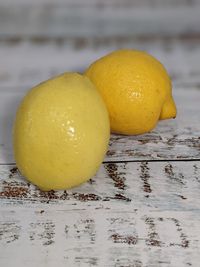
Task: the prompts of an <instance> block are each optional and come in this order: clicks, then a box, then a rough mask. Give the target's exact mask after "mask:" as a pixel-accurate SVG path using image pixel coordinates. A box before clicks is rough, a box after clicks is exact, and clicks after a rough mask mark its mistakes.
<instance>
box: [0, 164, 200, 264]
mask: <svg viewBox="0 0 200 267" xmlns="http://www.w3.org/2000/svg"><path fill="white" fill-rule="evenodd" d="M199 177H200V162H174V163H171V162H151V163H147V162H142V163H118V164H115V163H109V164H104V165H103V166H102V168H101V170H100V171H99V172H98V174H97V175H96V177H94V178H93V179H92V180H91V181H89V182H88V183H86V184H84V185H82V186H80V187H77V188H74V189H71V190H67V191H66V192H64V191H61V192H53V191H52V192H50V193H42V192H40V191H39V190H38V189H36V188H35V187H34V186H33V185H29V184H27V182H26V181H25V180H24V179H23V177H21V176H20V175H19V173H18V171H17V170H16V169H13V168H12V169H11V167H10V166H8V165H4V166H1V168H0V197H1V204H0V206H1V209H0V215H1V216H0V265H1V266H8V267H10V266H13V265H16V266H23V265H25V264H26V265H28V266H30V267H32V266H36V265H37V266H38V267H40V266H42V267H43V266H46V265H48V266H55V264H57V265H59V266H61V267H62V266H66V265H67V266H139V267H149V266H168V267H169V266H198V263H199V260H200V256H199V249H200V228H199V220H200V209H199V206H200V201H199V193H200V180H199ZM22 251H23V253H22ZM11 255H12V257H11Z"/></svg>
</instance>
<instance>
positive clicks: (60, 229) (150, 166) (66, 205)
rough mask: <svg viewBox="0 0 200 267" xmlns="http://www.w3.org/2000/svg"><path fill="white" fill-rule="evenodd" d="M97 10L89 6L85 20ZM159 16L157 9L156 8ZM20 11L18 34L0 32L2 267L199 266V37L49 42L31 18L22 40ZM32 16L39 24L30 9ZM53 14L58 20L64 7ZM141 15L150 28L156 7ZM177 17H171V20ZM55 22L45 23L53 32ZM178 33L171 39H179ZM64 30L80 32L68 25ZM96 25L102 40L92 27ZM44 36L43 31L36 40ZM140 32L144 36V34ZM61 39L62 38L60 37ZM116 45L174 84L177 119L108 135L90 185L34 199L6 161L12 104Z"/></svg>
mask: <svg viewBox="0 0 200 267" xmlns="http://www.w3.org/2000/svg"><path fill="white" fill-rule="evenodd" d="M2 2H4V3H3V4H2V6H1V3H0V13H1V11H2V10H4V13H5V14H7V15H8V16H9V14H10V17H12V19H13V15H12V14H13V13H12V12H10V10H12V11H13V9H11V6H9V4H10V5H11V3H12V2H11V1H7V2H6V1H2ZM10 2H11V3H10ZM18 2H20V3H21V5H22V7H23V8H27V10H28V11H30V10H29V8H30V7H29V6H28V5H27V6H26V5H25V6H23V4H24V2H25V1H22V0H21V1H19V0H18ZM28 2H29V1H28ZM47 2H48V1H45V0H43V1H42V3H43V4H44V5H45V4H47V5H48V3H47ZM50 2H52V1H50ZM68 2H70V1H68ZM71 2H73V1H71ZM77 2H79V4H81V1H77ZM86 2H87V1H86ZM88 2H90V1H88ZM97 2H99V1H96V2H95V3H96V4H94V5H92V6H90V9H91V11H92V12H91V13H92V14H93V11H95V10H96V8H97V7H96V6H97V4H98V3H97ZM128 2H131V1H126V4H127V7H128V9H130V6H129V5H128ZM157 2H158V1H157ZM166 2H167V3H169V5H172V3H171V2H170V1H165V3H166ZM194 2H195V1H194ZM37 3H38V2H37V1H36V4H37ZM63 3H64V1H61V0H60V4H63ZM102 3H103V5H105V3H106V2H105V1H102ZM117 3H118V2H117ZM141 3H142V5H144V9H141V10H142V11H141V12H147V11H146V9H145V1H141ZM177 3H179V4H180V1H177ZM195 3H196V5H197V6H198V1H196V2H195ZM109 4H110V5H111V6H112V5H113V6H114V4H113V3H112V1H108V8H107V9H106V11H105V13H106V12H108V13H109ZM136 4H138V5H139V1H138V2H137V1H136ZM40 5H41V3H40ZM180 5H181V4H180ZM69 6H70V5H69ZM77 6H78V4H77ZM2 8H4V9H2ZM55 8H56V7H55ZM71 8H72V10H73V8H75V7H74V6H73V5H72V7H71ZM76 8H79V7H76ZM80 8H81V7H80ZM138 8H139V10H140V5H139V7H138ZM181 8H187V4H185V5H183V7H181ZM43 9H44V7H43ZM99 9H100V10H101V9H102V6H101V5H100V6H98V9H97V10H99ZM158 9H161V11H162V5H161V7H160V6H158ZM189 9H190V8H189ZM194 9H196V10H197V8H196V6H195V7H194ZM20 10H21V9H20V5H19V6H18V8H16V9H15V11H16V13H17V12H18V13H17V14H18V20H16V21H17V22H16V23H18V24H19V25H18V26H16V29H19V32H17V31H16V29H15V31H13V28H12V27H9V26H10V24H9V21H7V22H5V23H4V24H2V25H3V26H2V28H0V59H1V61H0V266H1V267H14V266H17V267H21V266H22V267H23V266H28V267H36V266H37V267H44V266H48V267H51V266H52V267H54V266H59V267H63V266H69V267H72V266H81V267H85V266H98V267H104V266H109V267H111V266H116V267H160V266H161V267H169V266H170V267H171V266H173V267H182V266H185V267H187V266H195V267H199V266H200V35H193V36H192V37H191V36H187V35H184V32H183V35H180V36H177V37H176V35H174V34H172V35H171V36H168V37H152V36H154V34H153V35H151V36H149V35H145V36H146V37H144V36H143V38H133V37H131V36H129V37H125V36H122V37H120V38H119V37H115V36H112V37H109V34H107V33H109V29H108V32H106V34H105V36H103V37H102V38H100V37H94V36H90V35H88V36H87V38H84V37H83V36H82V37H80V38H79V37H77V36H79V35H80V32H78V33H77V32H76V31H75V30H74V31H73V33H74V32H75V33H76V34H77V35H76V34H75V35H76V36H72V35H70V31H69V32H67V33H65V32H64V31H65V29H64V27H61V33H60V36H55V32H57V31H55V32H54V28H53V29H51V31H49V32H48V34H47V36H44V35H42V36H40V34H39V35H35V28H34V27H36V26H37V25H36V23H37V21H36V20H33V24H28V25H27V27H28V29H29V33H31V34H30V36H27V33H26V29H27V28H26V27H24V28H23V27H22V28H20V25H21V26H23V25H22V24H20V23H21V20H20V19H21V18H20V16H19V13H20V12H21V11H20ZM134 10H135V9H134ZM143 10H144V11H143ZM147 10H150V9H147ZM199 10H200V9H199ZM199 10H198V11H199ZM6 12H7V13H6ZM9 12H10V13H9ZM34 12H35V13H36V15H37V16H38V18H40V14H41V13H42V11H41V10H40V12H41V13H40V12H39V11H38V8H37V5H36V7H34ZM37 12H38V13H37ZM56 12H58V14H61V13H62V8H61V10H57V9H56ZM59 12H60V13H59ZM68 12H69V14H70V10H68ZM134 12H135V14H137V6H136V11H134ZM148 12H150V13H149V14H150V15H149V23H150V24H151V23H152V25H154V24H155V23H156V21H157V20H159V19H160V18H159V16H158V17H155V16H154V15H155V14H154V9H152V10H150V11H148ZM148 12H147V13H148ZM151 12H153V13H152V14H151ZM167 12H168V13H170V11H169V10H168V11H167ZM177 12H179V11H177ZM190 12H191V11H190ZM195 12H197V11H195ZM28 14H29V13H28ZM30 14H32V13H30ZM48 14H49V13H48ZM50 14H51V12H50ZM53 14H54V13H53ZM56 14H57V13H56ZM96 14H97V13H96ZM98 14H99V13H98ZM159 14H164V13H162V12H161V13H159ZM177 14H179V13H177ZM180 14H182V13H180ZM180 14H179V18H181V16H182V15H180ZM175 15H176V14H175ZM175 15H173V12H172V20H173V16H175ZM186 17H187V16H186ZM8 18H9V17H8ZM56 18H58V19H57V21H56V22H55V23H54V24H53V25H56V27H58V26H59V25H60V24H59V23H60V21H59V16H58V15H56ZM166 18H167V17H166ZM12 19H11V20H12ZM26 19H27V20H28V17H26V16H25V18H24V20H26ZM94 19H95V15H94V14H93V20H94ZM88 20H89V18H88ZM97 20H98V18H97ZM111 20H112V18H111ZM196 20H198V18H196V19H194V18H193V17H192V16H191V18H190V19H189V20H188V21H187V23H188V24H187V25H190V26H192V25H193V26H195V25H196V22H197V21H196ZM5 21H6V20H5ZM13 21H14V20H13ZM128 22H129V21H128ZM128 22H127V23H128ZM6 23H7V24H6ZM42 23H45V20H44V21H43V20H42V22H41V21H40V24H42ZM88 23H89V22H88ZM124 23H126V21H125V22H124ZM42 25H43V24H42ZM88 25H89V24H88ZM114 25H115V24H113V25H112V24H111V26H110V27H111V30H114V29H115V26H114ZM180 25H181V24H178V26H177V25H176V26H175V28H174V29H172V32H173V31H174V32H173V33H175V34H176V31H179V32H180V33H182V30H183V29H182V28H181V26H180ZM61 26H62V23H61ZM169 26H170V24H169ZM72 27H75V29H76V30H77V31H78V27H77V28H76V24H74V26H73V25H72ZM93 27H94V29H95V26H94V25H93V26H91V29H90V30H91V31H92V29H93ZM96 27H97V29H98V30H99V31H100V32H101V27H100V25H99V24H98V25H97V26H96ZM112 27H113V28H112ZM149 27H151V26H150V25H149ZM170 27H171V26H170ZM179 27H180V28H179ZM58 28H59V27H58ZM141 28H142V27H141ZM161 28H162V27H161ZM44 29H45V25H44V28H42V27H41V28H40V29H38V31H39V33H40V31H41V33H44V32H45V30H44ZM84 29H85V28H84ZM153 29H156V28H155V27H154V28H153ZM194 29H195V30H196V31H197V30H198V29H197V27H196V28H195V27H194ZM119 30H120V29H119ZM62 31H63V32H62ZM66 31H67V30H66ZM155 31H156V30H155ZM6 32H7V33H8V35H7V36H5V33H6ZM122 32H123V30H122ZM141 32H142V33H144V34H146V32H145V27H143V28H142V29H141ZM14 33H16V34H17V36H15V35H14ZM65 34H66V35H67V36H68V35H69V36H70V37H62V36H65ZM155 34H159V29H158V32H155ZM84 35H87V32H84ZM92 35H94V33H92ZM156 36H158V35H156ZM122 46H123V47H133V48H136V49H141V50H142V49H144V50H147V51H148V52H150V53H151V54H152V55H154V56H156V57H157V58H158V59H160V60H161V61H162V62H163V63H164V65H165V66H166V68H167V69H168V71H169V73H170V75H171V77H172V80H173V87H174V88H173V92H174V97H175V101H176V103H177V108H178V116H177V118H176V119H175V120H168V121H162V122H160V123H159V124H158V126H157V128H156V129H155V130H154V131H152V132H151V133H148V134H145V135H141V136H130V137H127V136H121V135H112V137H111V141H110V146H109V150H108V153H107V156H106V158H105V161H104V163H103V164H102V166H101V168H100V170H99V171H98V173H97V175H96V176H95V177H92V179H91V180H90V181H89V182H87V183H85V184H84V185H82V186H80V187H77V188H74V189H72V190H67V191H60V192H54V191H51V192H45V193H44V192H41V191H40V190H39V189H38V188H36V187H35V186H33V185H31V184H29V183H27V181H26V180H25V179H24V178H23V177H22V176H21V175H20V173H19V172H18V170H17V168H16V165H15V162H14V159H13V153H12V145H11V128H12V123H13V119H14V116H15V111H16V107H17V105H18V103H19V102H20V100H21V98H22V97H23V95H24V94H25V92H26V91H27V90H28V89H29V88H30V87H31V86H33V85H35V84H37V83H38V82H40V81H42V80H45V79H47V78H49V77H50V76H52V75H55V74H57V73H60V72H64V71H67V70H70V71H73V70H78V71H82V70H83V69H84V68H85V67H86V66H87V65H88V64H89V63H90V62H91V61H92V60H94V59H96V58H97V57H99V56H101V55H103V54H105V53H107V52H108V51H111V50H114V49H117V48H119V47H122Z"/></svg>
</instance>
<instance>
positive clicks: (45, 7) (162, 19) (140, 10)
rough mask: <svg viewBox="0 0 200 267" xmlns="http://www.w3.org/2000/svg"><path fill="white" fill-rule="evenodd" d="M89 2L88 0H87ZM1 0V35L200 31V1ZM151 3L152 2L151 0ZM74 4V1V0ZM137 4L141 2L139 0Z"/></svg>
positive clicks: (164, 33) (112, 34) (176, 32)
mask: <svg viewBox="0 0 200 267" xmlns="http://www.w3.org/2000/svg"><path fill="white" fill-rule="evenodd" d="M87 2H88V1H87ZM143 2H144V4H138V5H137V4H136V5H134V4H130V1H127V3H126V4H125V5H122V4H119V2H118V4H117V5H116V4H115V3H114V1H113V2H110V3H108V4H107V3H106V2H105V1H104V2H103V3H100V2H98V3H97V4H92V5H91V4H90V3H89V2H88V3H89V4H86V5H83V4H81V5H80V1H79V4H75V5H74V4H70V2H69V3H60V4H55V2H53V3H52V2H51V3H43V4H40V5H39V4H37V5H36V4H33V3H32V2H31V3H30V2H29V3H26V4H19V3H17V2H16V3H13V2H12V4H9V5H8V4H5V2H3V4H1V3H0V17H1V29H0V36H1V37H2V38H4V37H10V36H24V35H25V36H57V37H58V36H76V37H81V36H84V37H85V36H99V35H101V36H133V35H146V34H158V35H166V34H167V35H168V34H170V35H177V34H186V33H187V34H188V33H190V34H191V33H199V23H200V18H199V11H200V5H199V4H198V1H196V2H194V4H188V1H187V3H186V2H185V1H184V2H183V4H182V3H181V1H177V0H176V3H174V4H172V1H168V3H166V4H165V2H164V3H163V4H157V3H158V2H160V1H158V0H156V1H155V0H154V2H152V1H151V4H147V1H143ZM148 2H149V1H148ZM71 3H72V1H71ZM137 3H140V2H139V1H137Z"/></svg>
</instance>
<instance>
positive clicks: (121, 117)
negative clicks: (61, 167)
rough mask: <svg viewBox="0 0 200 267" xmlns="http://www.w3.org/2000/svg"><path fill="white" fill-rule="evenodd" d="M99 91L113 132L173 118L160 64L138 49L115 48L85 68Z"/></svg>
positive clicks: (130, 132)
mask: <svg viewBox="0 0 200 267" xmlns="http://www.w3.org/2000/svg"><path fill="white" fill-rule="evenodd" d="M85 75H86V76H87V77H89V78H90V79H91V81H92V82H93V83H94V84H95V85H96V87H97V89H98V90H99V92H100V93H101V95H102V97H103V99H104V101H105V103H106V106H107V109H108V112H109V116H110V123H111V130H112V132H115V133H120V134H126V135H137V134H143V133H147V132H149V131H151V130H152V129H153V128H154V127H155V126H156V124H157V122H158V120H161V119H168V118H174V117H175V116H176V106H175V103H174V100H173V98H172V85H171V81H170V78H169V76H168V74H167V71H166V70H165V68H164V67H163V65H162V64H161V63H160V62H159V61H158V60H156V59H155V58H154V57H152V56H151V55H149V54H147V53H145V52H142V51H137V50H117V51H114V52H112V53H110V54H108V55H106V56H104V57H102V58H100V59H98V60H97V61H95V62H94V63H92V64H91V65H90V66H89V68H88V69H87V70H86V71H85Z"/></svg>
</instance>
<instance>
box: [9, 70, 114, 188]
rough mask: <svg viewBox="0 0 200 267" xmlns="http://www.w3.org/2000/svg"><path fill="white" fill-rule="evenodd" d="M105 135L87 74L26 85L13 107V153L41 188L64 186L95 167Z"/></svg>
mask: <svg viewBox="0 0 200 267" xmlns="http://www.w3.org/2000/svg"><path fill="white" fill-rule="evenodd" d="M109 135H110V126H109V117H108V113H107V109H106V107H105V104H104V102H103V100H102V98H101V96H100V94H99V93H98V91H97V90H96V88H95V86H94V85H93V84H92V83H91V82H90V80H89V79H88V78H87V77H85V76H82V75H79V74H76V73H65V74H63V75H60V76H58V77H55V78H53V79H51V80H48V81H46V82H43V83H41V84H39V85H38V86H36V87H34V88H33V89H31V90H30V91H29V92H28V93H27V95H26V96H25V97H24V99H23V101H22V103H21V104H20V106H19V109H18V111H17V115H16V120H15V124H14V133H13V139H14V156H15V160H16V164H17V166H18V168H19V170H20V171H21V173H22V174H23V175H24V176H25V177H26V178H27V179H28V180H29V181H30V182H32V183H33V184H35V185H37V186H38V187H40V188H41V189H43V190H51V189H67V188H70V187H73V186H76V185H79V184H81V183H83V182H84V181H86V180H88V179H89V178H91V177H92V176H93V175H94V174H95V173H96V171H97V170H98V168H99V166H100V164H101V162H102V160H103V158H104V155H105V153H106V150H107V146H108V141H109Z"/></svg>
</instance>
